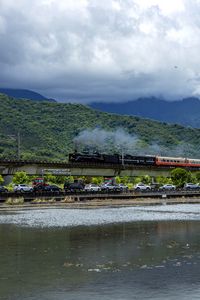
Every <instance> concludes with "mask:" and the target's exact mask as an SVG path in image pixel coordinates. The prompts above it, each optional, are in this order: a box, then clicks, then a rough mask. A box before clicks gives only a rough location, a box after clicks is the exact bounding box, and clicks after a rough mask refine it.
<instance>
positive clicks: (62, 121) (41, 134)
mask: <svg viewBox="0 0 200 300" xmlns="http://www.w3.org/2000/svg"><path fill="white" fill-rule="evenodd" d="M0 105H1V109H0V157H5V158H14V157H16V153H17V141H16V135H17V133H18V131H20V137H21V154H22V158H23V159H45V160H67V154H68V153H69V152H70V151H72V149H73V138H74V137H75V136H77V135H78V134H79V133H80V132H81V131H82V130H84V129H88V128H89V129H94V128H97V127H98V128H102V129H105V130H107V131H111V130H112V131H114V130H117V129H119V128H123V129H124V130H125V131H126V132H127V133H129V134H131V135H137V138H138V141H139V142H138V143H137V144H140V145H139V146H140V148H139V147H138V149H137V150H138V151H140V149H141V150H142V151H143V153H145V152H146V154H148V153H149V152H148V151H149V150H148V147H149V144H151V143H153V144H154V152H155V153H154V154H160V153H161V154H167V155H180V153H183V154H184V155H185V156H190V157H200V154H199V151H198V149H199V145H200V130H199V129H192V128H185V127H182V126H180V125H169V124H166V123H159V122H156V121H151V120H148V119H142V118H139V117H130V116H119V115H116V114H109V113H104V112H99V111H95V110H93V109H91V108H89V107H87V106H84V105H80V104H63V103H54V102H52V103H51V102H45V101H42V102H37V101H28V100H22V99H20V100H17V99H14V98H10V97H8V96H6V95H3V94H0ZM152 149H153V148H152ZM152 149H151V152H152V151H153V150H152ZM159 151H160V152H159ZM138 154H139V153H138Z"/></svg>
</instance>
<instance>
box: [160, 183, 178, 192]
mask: <svg viewBox="0 0 200 300" xmlns="http://www.w3.org/2000/svg"><path fill="white" fill-rule="evenodd" d="M175 189H176V186H175V185H173V184H164V185H163V186H161V187H160V188H159V190H160V191H175Z"/></svg>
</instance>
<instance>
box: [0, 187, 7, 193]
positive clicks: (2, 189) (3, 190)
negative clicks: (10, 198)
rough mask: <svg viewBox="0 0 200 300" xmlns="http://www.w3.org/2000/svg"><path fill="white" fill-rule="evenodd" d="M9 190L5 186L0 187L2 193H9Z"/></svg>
mask: <svg viewBox="0 0 200 300" xmlns="http://www.w3.org/2000/svg"><path fill="white" fill-rule="evenodd" d="M7 192H8V189H7V188H5V187H4V186H0V193H7Z"/></svg>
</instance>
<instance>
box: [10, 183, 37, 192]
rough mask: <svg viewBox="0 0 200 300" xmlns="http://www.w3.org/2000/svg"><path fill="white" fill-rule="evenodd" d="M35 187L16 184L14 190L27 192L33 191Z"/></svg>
mask: <svg viewBox="0 0 200 300" xmlns="http://www.w3.org/2000/svg"><path fill="white" fill-rule="evenodd" d="M32 191H33V188H32V186H30V185H27V184H16V185H15V186H14V192H16V193H17V192H19V193H25V192H32Z"/></svg>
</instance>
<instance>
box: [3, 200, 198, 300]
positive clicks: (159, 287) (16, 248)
mask: <svg viewBox="0 0 200 300" xmlns="http://www.w3.org/2000/svg"><path fill="white" fill-rule="evenodd" d="M199 208H200V206H199V205H186V206H181V205H179V206H160V207H148V208H135V209H134V208H125V209H105V210H104V209H97V210H65V209H64V210H45V211H44V210H38V211H21V212H18V213H1V214H0V249H1V251H0V266H1V268H0V299H3V300H15V299H20V300H25V299H28V300H36V299H41V300H43V299H45V300H46V299H49V300H54V299H55V300H59V299H60V300H64V299H67V300H72V299H73V300H75V299H77V300H79V299H81V300H82V299H89V300H90V299H94V300H99V299H103V300H112V299H125V300H126V299H127V300H128V299H188V298H190V299H199V292H200V284H199V278H200V234H199V232H200V213H199V212H200V209H199Z"/></svg>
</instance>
